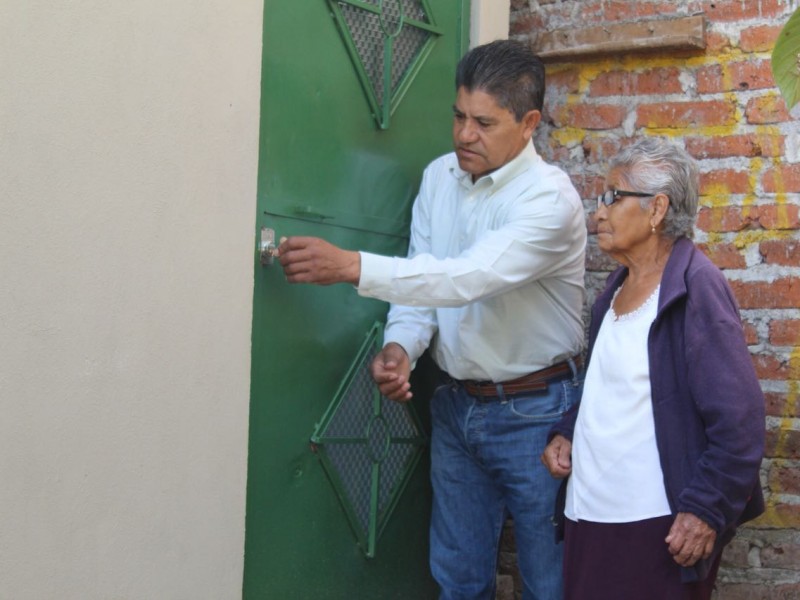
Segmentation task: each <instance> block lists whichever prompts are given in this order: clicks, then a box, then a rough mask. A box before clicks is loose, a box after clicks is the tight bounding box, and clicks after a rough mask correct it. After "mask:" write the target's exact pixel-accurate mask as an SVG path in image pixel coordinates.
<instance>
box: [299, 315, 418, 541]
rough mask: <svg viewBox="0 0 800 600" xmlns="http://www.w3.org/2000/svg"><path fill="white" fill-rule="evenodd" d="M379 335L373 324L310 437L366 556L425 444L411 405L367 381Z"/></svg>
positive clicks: (378, 347) (380, 335) (370, 380)
mask: <svg viewBox="0 0 800 600" xmlns="http://www.w3.org/2000/svg"><path fill="white" fill-rule="evenodd" d="M382 337H383V330H382V327H381V326H380V324H377V323H376V324H375V325H373V327H372V328H371V330H370V331H369V333H368V334H367V336H366V339H365V341H364V344H363V345H362V347H361V349H360V350H359V353H358V355H357V356H356V359H355V360H354V361H353V364H352V366H351V367H350V370H349V371H348V373H347V375H346V376H345V378H344V380H343V381H342V383H341V385H340V386H339V389H338V391H337V392H336V395H335V396H334V398H333V400H332V401H331V403H330V405H329V406H328V408H327V410H326V411H325V414H324V415H323V417H322V419H321V421H320V422H319V424H318V425H317V427H316V430H315V431H314V434H313V435H312V436H311V443H312V449H313V450H314V451H315V452H316V453H317V456H318V457H319V459H320V461H321V463H322V466H323V468H324V469H325V473H326V474H327V476H328V479H329V480H330V482H331V484H332V486H333V489H334V491H335V493H336V494H337V496H338V497H339V500H340V502H341V503H342V508H343V509H344V512H345V514H346V515H347V518H348V520H349V522H350V526H351V528H352V529H353V532H354V533H355V536H356V539H357V540H358V543H359V545H360V546H361V548H362V549H363V550H364V553H365V554H366V556H368V557H373V556H375V550H376V545H377V541H378V538H379V537H380V533H381V531H382V530H383V528H384V526H385V525H386V523H387V522H388V520H389V517H390V516H391V513H392V511H393V509H394V507H395V505H396V504H397V501H398V499H399V497H400V494H401V493H402V491H403V488H404V487H405V485H406V483H407V482H408V479H409V477H410V476H411V474H412V473H413V471H414V467H415V466H416V464H417V462H418V461H419V459H420V457H421V456H422V452H423V450H424V446H425V445H426V444H427V438H426V436H425V435H424V433H423V431H422V427H421V425H420V422H419V419H418V418H417V415H416V413H415V412H414V408H413V406H412V405H411V404H409V403H398V402H392V401H391V400H388V399H387V398H384V397H383V396H381V394H380V392H379V391H378V389H377V387H376V386H375V384H374V382H373V381H372V377H371V376H370V373H369V365H370V363H371V362H372V360H373V358H374V357H375V355H376V354H377V352H379V351H380V347H381V346H380V344H381V340H382Z"/></svg>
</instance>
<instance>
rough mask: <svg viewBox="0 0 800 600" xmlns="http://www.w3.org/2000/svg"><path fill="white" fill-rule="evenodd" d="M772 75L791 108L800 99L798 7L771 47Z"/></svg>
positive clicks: (799, 19) (799, 14) (799, 21)
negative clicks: (773, 46)
mask: <svg viewBox="0 0 800 600" xmlns="http://www.w3.org/2000/svg"><path fill="white" fill-rule="evenodd" d="M772 76H773V77H774V78H775V83H776V84H777V86H778V89H779V90H780V91H781V95H782V96H783V99H784V101H785V102H786V107H787V108H788V109H789V110H791V108H792V107H793V106H794V105H795V104H797V103H798V101H800V9H798V10H795V11H794V14H792V16H791V17H790V18H789V20H788V21H787V22H786V25H784V26H783V29H781V33H780V35H779V36H778V39H777V40H776V42H775V48H773V49H772Z"/></svg>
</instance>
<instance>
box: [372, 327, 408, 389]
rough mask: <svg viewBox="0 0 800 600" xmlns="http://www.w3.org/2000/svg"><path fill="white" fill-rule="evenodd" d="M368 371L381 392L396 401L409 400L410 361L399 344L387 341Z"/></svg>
mask: <svg viewBox="0 0 800 600" xmlns="http://www.w3.org/2000/svg"><path fill="white" fill-rule="evenodd" d="M370 371H371V373H372V378H373V379H374V380H375V383H377V384H378V389H379V390H380V391H381V394H383V395H384V396H386V397H387V398H389V400H394V401H396V402H408V401H409V400H411V384H410V383H409V382H408V378H409V377H410V376H411V361H410V360H408V354H406V351H405V350H404V349H403V347H402V346H401V345H400V344H396V343H394V342H389V343H388V344H386V345H385V346H384V347H383V350H381V351H380V352H379V353H378V355H377V356H376V357H375V359H374V360H373V361H372V365H370Z"/></svg>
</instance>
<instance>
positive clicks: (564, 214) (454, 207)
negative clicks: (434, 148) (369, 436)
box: [358, 143, 586, 382]
mask: <svg viewBox="0 0 800 600" xmlns="http://www.w3.org/2000/svg"><path fill="white" fill-rule="evenodd" d="M585 246H586V225H585V219H584V213H583V206H582V203H581V200H580V198H579V196H578V193H577V192H576V191H575V188H574V187H573V186H572V183H571V182H570V180H569V178H568V177H567V175H566V174H565V173H564V172H563V171H561V170H560V169H558V168H557V167H555V166H552V165H549V164H547V163H545V162H544V161H543V160H542V159H541V157H540V156H539V155H538V154H537V153H536V150H535V149H534V147H533V144H532V143H531V144H529V145H528V146H526V148H525V149H524V150H523V151H522V152H521V153H520V154H519V155H518V156H517V157H516V158H514V159H513V160H511V161H510V162H509V163H507V164H506V165H504V166H503V167H501V168H500V169H498V170H496V171H494V172H493V173H490V174H488V175H486V176H484V177H481V178H480V179H478V181H477V182H475V183H473V182H472V177H471V176H470V174H469V173H466V172H464V171H462V170H461V169H460V168H459V166H458V161H457V159H456V156H455V153H451V154H447V155H445V156H442V157H440V158H438V159H437V160H435V161H433V162H432V163H431V164H430V165H429V166H428V168H427V169H426V170H425V173H424V175H423V178H422V184H421V186H420V191H419V194H418V196H417V199H416V201H415V203H414V209H413V213H412V222H411V240H410V244H409V252H408V258H397V257H385V256H378V255H375V254H370V253H366V252H362V253H361V279H360V281H359V285H358V293H359V294H361V295H362V296H367V297H372V298H379V299H381V300H386V301H388V302H392V303H393V304H392V307H391V309H390V311H389V316H388V322H387V325H386V330H385V336H384V341H385V342H386V343H388V342H397V343H398V344H400V345H401V346H402V347H403V348H404V349H405V350H406V352H408V355H409V358H410V359H411V360H412V361H416V360H417V359H418V358H419V356H420V355H421V354H422V353H423V352H424V350H425V349H426V348H427V347H428V346H429V345H431V347H432V353H433V358H434V360H435V361H436V363H437V364H438V365H439V367H441V368H442V369H443V370H445V371H446V372H448V373H449V374H450V375H452V376H453V377H455V378H456V379H477V380H492V381H496V382H501V381H507V380H509V379H514V378H516V377H520V376H522V375H526V374H528V373H530V372H532V371H536V370H539V369H542V368H545V367H548V366H550V365H552V364H554V363H556V362H559V361H561V360H564V359H565V358H567V357H570V356H573V355H575V354H577V353H579V352H580V350H581V349H582V345H583V333H584V332H583V324H582V306H583V301H584V294H585V292H584V281H583V278H584V251H585ZM437 333H438V335H435V334H437ZM434 336H435V337H434Z"/></svg>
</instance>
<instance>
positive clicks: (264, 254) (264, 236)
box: [259, 227, 278, 267]
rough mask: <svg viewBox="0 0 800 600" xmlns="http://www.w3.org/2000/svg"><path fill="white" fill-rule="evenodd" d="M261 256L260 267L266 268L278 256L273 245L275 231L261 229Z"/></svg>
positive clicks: (266, 228) (267, 228) (276, 247)
mask: <svg viewBox="0 0 800 600" xmlns="http://www.w3.org/2000/svg"><path fill="white" fill-rule="evenodd" d="M259 253H260V255H261V266H262V267H268V266H270V265H271V264H272V261H273V259H274V258H275V257H276V256H277V254H278V246H277V245H276V244H275V230H274V229H270V228H269V227H262V228H261V243H260V244H259Z"/></svg>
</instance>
